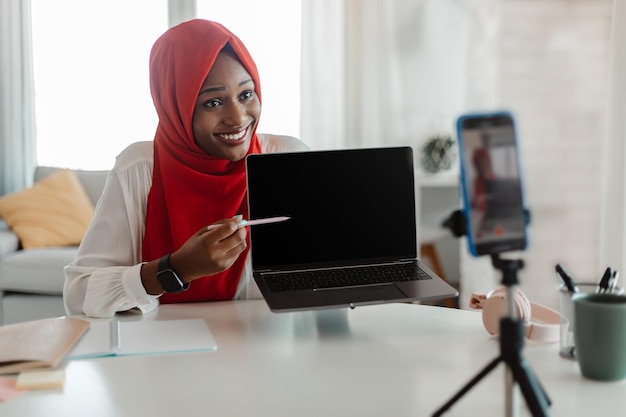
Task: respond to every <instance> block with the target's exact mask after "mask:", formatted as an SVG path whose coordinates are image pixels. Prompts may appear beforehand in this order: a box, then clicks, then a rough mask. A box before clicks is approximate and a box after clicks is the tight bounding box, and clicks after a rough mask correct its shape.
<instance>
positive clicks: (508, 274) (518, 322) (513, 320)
mask: <svg viewBox="0 0 626 417" xmlns="http://www.w3.org/2000/svg"><path fill="white" fill-rule="evenodd" d="M491 261H492V263H493V266H494V267H495V268H497V269H499V270H500V271H502V284H503V285H504V286H505V288H506V302H507V314H506V315H504V316H503V318H502V319H500V335H499V338H500V355H499V356H498V357H497V358H495V359H494V360H493V361H491V362H490V363H489V364H488V365H487V366H486V367H485V368H484V369H483V370H482V371H481V372H479V373H478V374H477V375H476V376H475V377H474V378H473V379H472V380H471V381H469V382H468V383H467V384H466V385H465V386H464V387H463V388H462V389H461V390H460V391H459V392H458V393H457V394H456V395H455V396H454V397H452V398H451V399H450V400H449V401H448V402H447V403H445V404H444V405H443V407H441V408H439V409H438V410H437V411H436V412H435V413H434V414H433V417H435V416H441V415H443V413H445V412H446V411H447V410H448V409H449V408H450V407H452V405H453V404H454V403H455V402H456V401H457V400H459V399H460V398H461V397H462V396H463V395H465V393H467V392H468V391H469V390H470V389H471V388H472V387H473V386H474V385H476V384H477V383H478V382H479V381H480V380H481V379H483V378H484V377H485V376H487V374H489V372H491V371H492V370H494V369H495V367H496V366H498V364H499V363H500V362H504V364H505V365H506V366H507V367H508V371H509V374H508V375H507V385H508V387H507V388H508V393H507V395H508V397H507V406H508V407H507V408H508V412H509V414H508V415H512V413H513V408H514V405H513V390H514V388H515V384H516V383H517V384H518V385H519V387H520V389H521V391H522V394H523V395H524V399H525V400H526V404H527V405H528V408H529V409H530V411H531V413H532V415H533V416H547V415H548V407H549V406H550V404H551V401H550V398H548V395H547V394H546V392H545V391H544V389H543V387H542V386H541V384H540V383H539V381H538V379H537V378H536V376H535V375H534V373H533V372H532V370H531V369H530V367H529V366H528V364H527V363H526V361H525V360H524V358H523V357H522V348H523V346H524V323H523V319H521V318H519V317H516V312H515V301H514V297H515V290H516V288H515V287H516V286H517V285H518V281H517V271H518V270H519V269H520V268H522V267H523V266H524V263H523V262H522V261H521V260H511V259H501V258H500V257H499V256H498V254H492V255H491Z"/></svg>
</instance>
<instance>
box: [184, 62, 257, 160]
mask: <svg viewBox="0 0 626 417" xmlns="http://www.w3.org/2000/svg"><path fill="white" fill-rule="evenodd" d="M260 115H261V102H260V100H259V97H258V96H257V95H256V93H255V85H254V81H253V80H252V77H251V76H250V74H249V73H248V71H246V69H245V68H244V67H243V65H241V63H240V62H239V61H238V60H237V58H236V57H234V56H233V55H232V54H230V53H228V52H220V53H219V54H218V56H217V59H216V60H215V64H213V67H212V68H211V71H210V72H209V75H208V76H207V77H206V79H205V80H204V84H203V85H202V88H200V93H199V94H198V98H197V100H196V106H195V108H194V112H193V134H194V138H195V142H196V144H197V145H198V146H199V147H200V148H202V150H204V151H205V152H206V153H208V154H210V155H213V156H216V157H218V158H223V159H227V160H230V161H239V160H241V159H243V158H244V157H245V156H246V154H247V153H248V149H249V147H250V140H251V138H252V132H253V131H254V128H255V127H256V125H257V123H258V121H259V116H260Z"/></svg>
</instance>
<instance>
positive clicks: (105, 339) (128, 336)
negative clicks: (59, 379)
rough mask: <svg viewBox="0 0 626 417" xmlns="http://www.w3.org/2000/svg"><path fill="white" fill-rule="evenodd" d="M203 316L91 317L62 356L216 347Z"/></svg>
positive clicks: (72, 357) (158, 352)
mask: <svg viewBox="0 0 626 417" xmlns="http://www.w3.org/2000/svg"><path fill="white" fill-rule="evenodd" d="M216 349H217V344H216V343H215V339H214V338H213V335H212V334H211V331H210V330H209V327H208V326H207V324H206V322H205V321H204V320H202V319H182V320H140V321H120V320H118V319H116V318H114V319H111V320H94V321H92V322H91V326H90V328H89V330H88V331H87V332H85V334H84V335H83V336H82V338H81V339H80V340H79V341H78V343H76V345H75V346H74V348H73V349H72V350H71V351H70V352H69V353H68V355H67V356H66V357H65V359H84V358H95V357H103V356H125V355H147V354H164V353H179V352H191V351H211V350H216Z"/></svg>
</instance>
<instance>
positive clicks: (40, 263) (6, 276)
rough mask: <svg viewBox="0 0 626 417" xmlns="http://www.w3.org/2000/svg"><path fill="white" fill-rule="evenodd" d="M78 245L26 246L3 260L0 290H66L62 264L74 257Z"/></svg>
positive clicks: (54, 292) (37, 291)
mask: <svg viewBox="0 0 626 417" xmlns="http://www.w3.org/2000/svg"><path fill="white" fill-rule="evenodd" d="M77 251H78V247H74V246H70V247H60V248H36V249H24V250H19V251H17V252H14V253H11V254H8V255H5V256H3V257H2V262H0V291H17V292H23V293H32V294H55V295H62V294H63V283H64V282H65V275H64V273H63V268H64V267H65V265H68V264H69V263H71V262H72V261H73V260H74V257H75V256H76V253H77Z"/></svg>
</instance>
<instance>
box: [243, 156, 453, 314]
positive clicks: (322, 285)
mask: <svg viewBox="0 0 626 417" xmlns="http://www.w3.org/2000/svg"><path fill="white" fill-rule="evenodd" d="M246 175H247V181H248V207H249V216H250V219H260V218H270V217H278V216H288V217H289V220H287V221H283V222H279V223H271V224H260V225H255V226H251V227H250V232H249V233H250V250H251V258H252V269H253V276H254V279H255V281H256V283H257V284H258V286H259V289H260V290H261V293H262V295H263V297H264V298H265V300H266V302H267V304H268V306H269V308H270V310H272V311H274V312H287V311H298V310H314V309H325V308H341V307H351V308H354V307H356V306H359V305H369V304H380V303H389V302H406V301H415V300H433V299H441V298H447V297H452V296H456V295H458V292H457V290H456V289H455V288H454V287H452V286H450V285H449V284H448V283H446V282H445V281H444V280H443V279H442V278H440V277H438V276H437V275H435V273H434V272H432V271H431V270H430V269H429V268H428V267H427V266H426V265H425V264H424V263H423V262H422V261H420V260H419V259H418V258H417V231H416V211H415V183H414V167H413V151H412V148H410V147H386V148H366V149H365V148H359V149H341V150H321V151H306V152H291V153H276V154H252V155H249V156H248V157H247V158H246ZM350 273H352V274H353V277H351V278H350V277H349V278H342V279H347V281H336V279H337V275H346V274H348V275H349V274H350ZM370 275H375V276H374V277H371V276H370ZM381 276H383V277H384V279H382V278H380V277H381Z"/></svg>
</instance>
